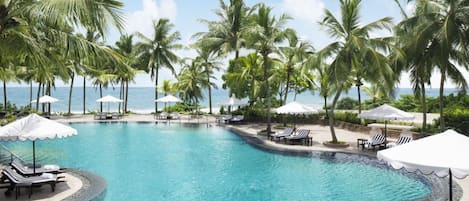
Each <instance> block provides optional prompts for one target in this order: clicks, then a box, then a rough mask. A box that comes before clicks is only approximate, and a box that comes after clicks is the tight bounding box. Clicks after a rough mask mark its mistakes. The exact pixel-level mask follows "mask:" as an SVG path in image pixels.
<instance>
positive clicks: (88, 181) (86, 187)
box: [64, 168, 107, 201]
mask: <svg viewBox="0 0 469 201" xmlns="http://www.w3.org/2000/svg"><path fill="white" fill-rule="evenodd" d="M67 173H69V174H71V175H73V176H74V177H77V178H78V179H80V180H81V182H82V183H83V186H82V187H81V189H80V190H78V191H77V192H75V193H74V194H72V195H70V196H69V197H67V198H65V199H64V201H101V200H104V197H105V196H106V188H107V182H106V180H105V179H104V178H103V177H101V176H99V175H97V174H94V173H91V172H88V171H85V170H80V169H74V168H68V169H67Z"/></svg>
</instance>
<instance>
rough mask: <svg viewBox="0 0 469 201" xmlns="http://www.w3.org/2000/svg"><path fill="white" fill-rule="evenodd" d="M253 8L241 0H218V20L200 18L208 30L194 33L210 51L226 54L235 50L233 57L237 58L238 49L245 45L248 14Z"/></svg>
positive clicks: (248, 23)
mask: <svg viewBox="0 0 469 201" xmlns="http://www.w3.org/2000/svg"><path fill="white" fill-rule="evenodd" d="M252 11H253V10H252V9H251V8H249V7H247V6H246V4H245V3H244V2H243V0H230V4H229V5H227V4H226V3H225V2H224V1H223V0H220V9H217V10H215V14H216V15H217V16H218V18H219V21H208V20H200V21H201V22H202V23H205V24H207V26H208V29H209V30H208V32H201V33H197V34H195V35H194V37H198V38H200V39H201V40H203V43H201V44H203V45H204V46H206V47H207V48H209V51H210V52H216V53H218V54H219V55H226V54H227V53H230V52H233V51H234V52H235V57H234V59H235V60H236V59H237V58H239V50H240V49H241V48H243V47H246V34H247V32H246V30H247V28H248V27H249V26H250V21H249V16H250V13H251V12H252Z"/></svg>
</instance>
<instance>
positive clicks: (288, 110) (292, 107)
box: [274, 101, 319, 127]
mask: <svg viewBox="0 0 469 201" xmlns="http://www.w3.org/2000/svg"><path fill="white" fill-rule="evenodd" d="M274 112H275V113H277V114H293V115H297V114H317V113H319V111H318V110H316V109H314V108H312V107H309V106H306V105H304V104H301V103H299V102H296V101H293V102H290V103H288V104H285V105H283V106H281V107H279V108H276V109H274ZM293 125H294V127H295V126H296V118H294V121H293Z"/></svg>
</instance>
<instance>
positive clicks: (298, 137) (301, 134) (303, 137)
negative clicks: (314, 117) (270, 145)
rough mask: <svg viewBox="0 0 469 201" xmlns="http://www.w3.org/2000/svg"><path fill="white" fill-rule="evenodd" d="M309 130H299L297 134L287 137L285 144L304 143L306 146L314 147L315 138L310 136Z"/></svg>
mask: <svg viewBox="0 0 469 201" xmlns="http://www.w3.org/2000/svg"><path fill="white" fill-rule="evenodd" d="M309 132H310V131H309V130H306V129H298V130H297V131H296V132H295V133H293V134H292V135H289V136H286V137H285V138H284V139H285V142H288V141H304V142H305V144H307V145H312V144H313V138H312V137H310V136H309Z"/></svg>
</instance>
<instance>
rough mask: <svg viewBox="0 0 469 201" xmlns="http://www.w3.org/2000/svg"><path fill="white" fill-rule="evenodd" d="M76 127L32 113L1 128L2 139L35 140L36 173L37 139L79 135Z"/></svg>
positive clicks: (0, 139)
mask: <svg viewBox="0 0 469 201" xmlns="http://www.w3.org/2000/svg"><path fill="white" fill-rule="evenodd" d="M77 134H78V132H77V130H76V129H74V128H72V127H70V126H67V125H64V124H61V123H58V122H56V121H53V120H49V119H46V118H44V117H41V116H39V115H37V114H30V115H28V116H26V117H23V118H21V119H19V120H16V121H14V122H12V123H9V124H7V125H5V126H3V127H1V128H0V141H26V140H29V141H33V167H34V170H33V172H34V173H36V170H35V169H36V140H46V139H54V138H65V137H69V136H73V135H77Z"/></svg>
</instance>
